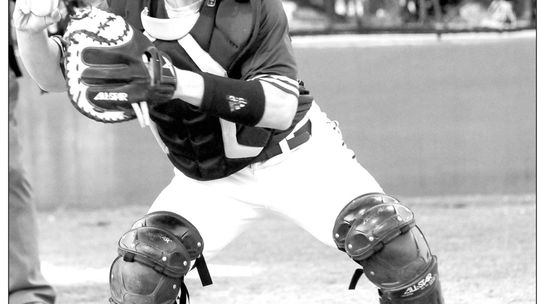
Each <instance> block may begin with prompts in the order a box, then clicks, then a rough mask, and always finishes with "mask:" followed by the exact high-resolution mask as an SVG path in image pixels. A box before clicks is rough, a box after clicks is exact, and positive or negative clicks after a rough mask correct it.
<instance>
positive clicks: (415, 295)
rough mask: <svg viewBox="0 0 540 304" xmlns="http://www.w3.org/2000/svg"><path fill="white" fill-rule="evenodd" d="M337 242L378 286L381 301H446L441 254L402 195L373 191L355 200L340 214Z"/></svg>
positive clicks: (417, 303)
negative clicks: (439, 262)
mask: <svg viewBox="0 0 540 304" xmlns="http://www.w3.org/2000/svg"><path fill="white" fill-rule="evenodd" d="M334 242H335V243H336V245H337V247H338V248H339V249H340V250H342V251H345V252H346V253H347V254H348V255H349V256H350V257H351V258H352V259H353V260H354V261H356V262H357V263H358V264H360V265H361V266H362V268H363V273H365V274H366V276H367V277H368V279H369V280H370V281H371V282H372V283H373V284H375V285H376V286H377V287H378V288H379V293H380V296H381V299H380V300H381V303H392V304H395V303H415V304H440V303H443V300H442V295H441V292H440V283H439V280H438V276H439V275H438V271H437V259H436V257H435V256H433V255H432V254H431V251H430V249H429V246H428V244H427V241H426V240H425V238H424V236H423V234H422V232H421V231H420V229H418V227H416V224H415V220H414V215H413V213H412V211H411V210H410V209H409V208H407V207H406V206H404V205H402V204H401V203H400V202H399V201H398V200H397V199H395V198H393V197H390V196H388V195H386V194H381V193H372V194H366V195H363V196H360V197H358V198H356V199H355V200H353V201H352V202H351V203H349V204H348V205H347V206H346V207H345V208H344V209H343V210H342V211H341V212H340V214H339V215H338V218H337V219H336V222H335V226H334ZM358 278H359V277H357V278H353V281H356V280H357V279H358ZM355 284H356V282H353V283H352V284H351V286H352V287H351V288H354V285H355Z"/></svg>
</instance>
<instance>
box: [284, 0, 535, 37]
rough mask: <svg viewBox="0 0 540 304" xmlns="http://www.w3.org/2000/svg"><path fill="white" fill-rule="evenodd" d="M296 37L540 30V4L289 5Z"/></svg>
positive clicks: (383, 0)
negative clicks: (539, 8)
mask: <svg viewBox="0 0 540 304" xmlns="http://www.w3.org/2000/svg"><path fill="white" fill-rule="evenodd" d="M283 5H284V6H285V9H286V11H287V13H288V14H289V19H290V24H291V30H292V32H293V33H299V34H300V33H329V32H343V31H349V32H357V33H372V32H381V31H385V32H389V31H391V32H433V31H437V32H447V33H448V32H464V31H469V32H470V31H500V30H520V29H526V28H534V27H535V26H536V0H510V1H506V0H494V1H493V0H285V1H283Z"/></svg>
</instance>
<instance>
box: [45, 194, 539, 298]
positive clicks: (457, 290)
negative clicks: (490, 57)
mask: <svg viewBox="0 0 540 304" xmlns="http://www.w3.org/2000/svg"><path fill="white" fill-rule="evenodd" d="M535 200H536V197H535V196H532V195H530V196H528V195H524V196H508V197H505V196H475V197H446V198H422V199H415V198H407V199H406V201H408V202H409V205H410V206H411V207H412V208H413V210H414V211H415V214H416V218H417V223H418V225H419V226H420V227H421V228H422V230H423V232H424V233H425V234H426V236H427V237H428V239H429V241H430V243H431V246H432V251H433V252H434V253H435V254H436V255H437V256H438V257H439V261H440V266H439V269H440V275H441V281H442V286H443V290H444V295H445V299H446V304H454V303H455V304H477V303H482V304H510V303H512V304H517V303H535V299H536V298H535V297H536V295H535V290H536V288H535V286H536V285H535V283H536V276H535V273H536V268H535V264H536V262H535V261H536V260H535V258H536V256H535V248H536V242H535V240H536V238H535V221H536V212H535V211H536V206H535ZM145 210H146V208H145V207H141V206H136V207H122V208H119V209H111V210H109V209H100V210H93V211H84V210H62V211H47V212H44V213H42V215H43V216H42V218H41V220H40V227H41V229H40V233H41V250H42V259H43V263H44V269H45V270H47V269H49V271H45V273H46V275H49V276H50V277H51V281H52V282H53V283H55V285H56V288H57V290H58V293H59V298H58V304H72V303H78V304H84V303H89V304H90V303H91V304H98V303H107V297H108V285H107V275H108V274H107V272H106V269H107V268H108V267H109V264H110V262H111V261H112V259H113V258H114V257H115V255H116V252H115V251H116V241H117V240H118V238H119V236H120V235H121V234H122V233H123V232H124V231H126V229H127V228H129V226H130V224H131V222H132V221H133V220H135V219H137V218H138V217H140V216H141V215H142V214H144V212H145ZM209 263H210V271H211V272H212V265H232V266H236V267H238V268H242V269H248V270H249V269H252V270H253V271H252V273H251V274H249V273H248V274H247V275H246V274H244V275H235V274H233V273H231V276H228V275H227V272H226V270H225V271H223V270H220V271H218V275H217V276H216V277H215V278H214V285H212V286H210V287H205V288H202V287H201V285H200V282H198V281H197V280H196V276H191V274H190V276H189V278H188V280H187V285H188V287H189V288H190V292H191V297H192V302H193V303H195V304H206V303H208V304H210V303H220V304H228V303H231V304H232V303H235V304H237V303H262V304H266V303H306V304H307V303H310V304H313V303H321V304H322V303H325V304H326V303H336V304H341V303H347V302H348V303H372V304H375V303H377V299H376V290H375V288H374V287H372V285H371V284H370V283H369V282H368V281H367V279H365V278H363V279H362V280H360V283H359V285H358V287H357V289H356V290H353V291H349V290H347V286H348V280H349V279H350V276H351V275H352V273H353V271H354V269H355V264H354V263H353V262H351V261H350V260H349V259H348V258H346V257H345V256H344V255H343V254H342V253H340V252H339V251H337V250H336V249H334V248H329V247H326V246H324V245H322V244H320V243H319V242H318V241H316V240H315V239H314V238H312V237H311V236H310V235H309V234H307V233H306V232H305V231H303V230H301V229H300V228H298V227H296V226H294V225H293V224H291V223H290V222H288V221H286V220H284V219H282V218H280V217H278V216H277V215H275V214H269V215H268V216H267V217H266V218H265V219H264V220H263V221H262V222H261V223H260V225H259V226H257V227H253V229H251V230H249V231H248V232H246V233H245V234H243V235H242V236H241V237H240V238H238V239H237V240H235V241H234V242H232V243H231V244H230V245H229V246H228V247H226V248H225V250H224V251H223V252H222V253H221V255H219V256H218V257H217V258H215V259H214V260H211V261H210V262H209ZM216 267H217V266H216ZM51 268H53V269H55V270H54V271H50V269H51ZM66 269H71V271H67V270H66ZM97 269H100V270H99V271H97ZM63 272H64V273H65V275H63V274H62V273H63ZM96 272H97V274H96ZM96 275H97V276H98V278H97V279H96V278H94V279H92V278H91V277H92V276H96ZM85 276H88V277H87V278H85Z"/></svg>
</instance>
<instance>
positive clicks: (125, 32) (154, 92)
mask: <svg viewBox="0 0 540 304" xmlns="http://www.w3.org/2000/svg"><path fill="white" fill-rule="evenodd" d="M64 37H65V38H66V41H67V49H66V53H65V58H64V67H65V71H66V79H67V86H68V95H69V97H70V99H71V101H72V104H73V105H74V106H75V108H77V109H78V110H79V111H80V112H81V113H83V114H84V115H86V116H87V117H89V118H91V119H94V120H97V121H101V122H122V121H126V120H130V119H133V118H135V117H136V112H135V110H137V109H139V106H138V103H141V105H144V106H146V102H147V103H148V104H149V105H150V106H152V105H155V104H158V103H163V102H167V101H169V100H170V99H171V98H172V96H173V94H174V91H175V89H176V73H175V70H174V67H173V65H172V63H171V60H170V58H169V57H168V56H167V55H165V54H164V53H162V52H160V51H159V50H158V49H157V48H156V47H155V46H154V45H153V44H152V42H151V41H150V40H149V39H148V38H147V37H146V36H144V35H143V34H142V33H141V32H139V31H137V30H134V29H133V28H132V27H131V26H130V25H129V24H128V23H127V22H126V21H125V20H124V19H123V18H121V17H119V16H117V15H114V14H111V13H108V12H105V11H102V10H100V9H97V8H82V9H77V10H76V11H75V14H74V15H72V16H71V21H70V24H69V25H68V28H67V31H66V34H65V35H64Z"/></svg>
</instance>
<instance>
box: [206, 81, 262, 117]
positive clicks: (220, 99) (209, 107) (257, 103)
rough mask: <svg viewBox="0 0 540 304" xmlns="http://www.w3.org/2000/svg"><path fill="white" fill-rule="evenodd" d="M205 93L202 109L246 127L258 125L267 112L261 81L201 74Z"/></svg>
mask: <svg viewBox="0 0 540 304" xmlns="http://www.w3.org/2000/svg"><path fill="white" fill-rule="evenodd" d="M201 75H202V77H203V79H204V95H203V99H202V103H201V109H202V110H203V111H205V112H208V113H211V114H214V115H216V116H219V117H221V118H223V119H226V120H229V121H232V122H237V123H240V124H243V125H247V126H254V125H256V124H257V123H258V122H259V121H260V120H261V118H262V116H263V114H264V106H265V97H264V91H263V88H262V85H261V84H260V83H259V82H258V81H244V80H237V79H230V78H225V77H219V76H216V75H213V74H209V73H202V74H201Z"/></svg>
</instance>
